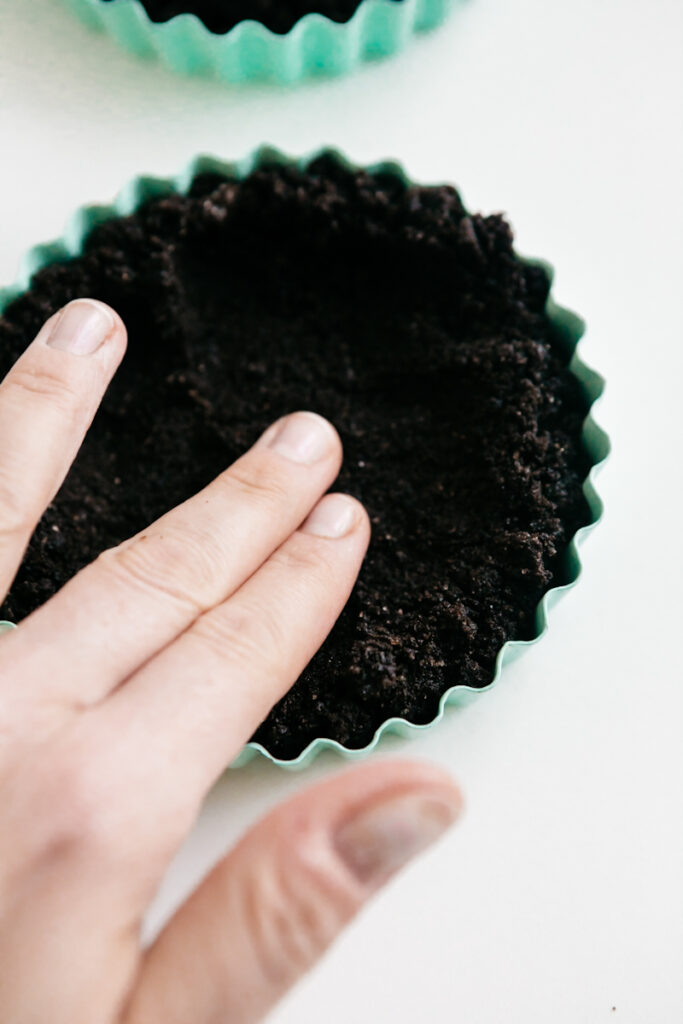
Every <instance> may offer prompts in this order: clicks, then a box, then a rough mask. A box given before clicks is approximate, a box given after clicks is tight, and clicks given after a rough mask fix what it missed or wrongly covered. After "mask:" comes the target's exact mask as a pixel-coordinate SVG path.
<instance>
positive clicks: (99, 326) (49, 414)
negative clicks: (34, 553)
mask: <svg viewBox="0 0 683 1024" xmlns="http://www.w3.org/2000/svg"><path fill="white" fill-rule="evenodd" d="M125 348H126V329H125V327H124V326H123V323H122V322H121V320H120V318H119V317H118V316H117V314H116V313H115V312H114V311H113V310H112V309H110V308H109V306H105V305H104V303H102V302H96V301H95V300H94V299H77V300H76V301H75V302H70V303H69V305H68V306H65V307H64V309H62V310H60V311H59V312H58V313H55V315H54V316H52V317H50V319H49V320H48V321H47V323H46V324H45V325H44V327H43V328H42V329H41V331H40V332H39V334H38V336H37V337H36V339H35V341H34V342H33V343H32V344H31V345H29V347H28V348H27V350H26V351H25V352H24V354H23V355H22V356H21V358H20V359H19V360H18V361H17V362H16V363H15V365H14V366H13V367H12V369H11V370H10V372H9V373H8V375H7V377H6V378H5V379H4V381H3V382H2V384H0V438H1V439H2V444H1V446H0V601H1V600H2V598H3V597H4V596H5V594H6V593H7V590H8V588H9V586H10V584H11V582H12V580H13V579H14V575H15V573H16V571H17V568H18V567H19V563H20V562H21V559H22V557H23V554H24V550H25V548H26V545H27V544H28V541H29V540H30V537H31V534H32V533H33V531H34V529H35V527H36V525H37V523H38V520H39V519H40V517H41V516H42V514H43V512H44V511H45V509H46V508H47V506H48V505H49V504H50V502H51V501H52V499H53V498H54V496H55V494H56V493H57V490H58V489H59V487H60V486H61V484H62V482H63V480H64V477H65V476H66V474H67V472H68V470H69V467H70V466H71V463H72V462H73V460H74V457H75V455H76V453H77V451H78V449H79V448H80V446H81V443H82V441H83V438H84V436H85V434H86V431H87V429H88V427H89V426H90V423H91V421H92V419H93V416H94V415H95V412H96V411H97V408H98V406H99V404H100V402H101V400H102V396H103V395H104V392H105V390H106V388H107V385H108V384H109V382H110V380H111V378H112V377H113V375H114V373H115V371H116V369H117V367H118V365H119V363H120V362H121V359H122V358H123V353H124V351H125Z"/></svg>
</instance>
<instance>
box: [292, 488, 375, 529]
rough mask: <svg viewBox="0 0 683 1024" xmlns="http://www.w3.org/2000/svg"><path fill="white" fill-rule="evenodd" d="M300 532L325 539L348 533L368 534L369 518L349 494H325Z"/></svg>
mask: <svg viewBox="0 0 683 1024" xmlns="http://www.w3.org/2000/svg"><path fill="white" fill-rule="evenodd" d="M301 532H302V533H307V534H310V535H311V536H314V537H323V538H325V539H327V540H339V539H340V538H342V537H348V536H349V534H352V533H359V534H369V520H368V516H367V513H366V511H365V509H364V508H363V506H362V505H361V503H360V502H359V501H357V500H356V499H355V498H352V497H351V495H349V494H326V495H324V497H322V498H321V499H320V501H319V502H318V504H317V505H316V506H315V507H314V508H313V510H312V512H311V513H310V514H309V515H308V517H307V518H306V520H305V521H304V523H303V524H302V526H301Z"/></svg>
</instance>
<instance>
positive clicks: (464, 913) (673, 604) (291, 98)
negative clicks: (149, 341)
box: [0, 0, 683, 1024]
mask: <svg viewBox="0 0 683 1024" xmlns="http://www.w3.org/2000/svg"><path fill="white" fill-rule="evenodd" d="M682 46H683V4H681V2H680V0H648V2H647V3H646V2H643V0H564V2H562V0H554V2H552V0H550V2H549V0H498V2H496V0H469V2H468V3H467V5H466V6H465V7H464V8H463V9H462V10H461V11H460V12H458V13H457V14H456V15H455V16H454V17H453V18H452V20H451V21H450V22H449V24H448V25H447V26H445V27H444V28H443V29H442V30H440V31H438V32H436V33H434V34H432V35H431V36H429V37H425V38H423V39H421V40H419V41H417V42H415V43H414V44H413V45H412V47H411V48H410V50H408V51H406V53H405V54H404V55H402V56H400V57H398V58H396V59H393V60H390V61H387V62H384V63H383V64H378V65H374V66H371V67H367V68H365V69H364V70H362V71H361V72H359V73H357V74H355V75H353V76H351V77H349V78H347V79H343V80H337V81H329V82H323V83H316V84H312V85H309V86H306V87H303V88H296V89H291V90H285V91H283V90H276V89H272V88H265V87H256V88H254V87H248V88H230V87H225V86H222V85H220V84H217V83H211V82H202V81H197V80H190V81H187V80H184V79H182V78H177V77H174V76H173V75H172V74H171V73H169V72H166V71H164V70H162V69H161V68H159V67H157V66H156V65H154V64H145V63H139V62H137V61H136V60H135V59H134V58H131V57H128V56H127V55H126V54H124V53H121V52H120V51H119V50H118V49H117V47H116V45H115V44H114V43H113V42H110V41H108V40H106V39H105V38H104V37H100V36H97V35H92V34H90V33H89V32H88V31H86V30H85V29H83V28H82V27H81V26H80V25H78V24H76V23H74V22H73V21H72V19H71V18H70V16H69V15H68V13H66V11H63V10H62V8H61V5H60V3H59V2H58V0H30V2H29V0H0V153H1V157H0V240H1V244H0V281H2V282H7V283H8V282H10V281H12V280H13V278H14V276H15V273H16V268H17V264H18V260H19V257H20V255H21V253H22V252H23V251H24V250H25V249H26V248H28V247H29V245H31V244H33V243H35V242H37V241H43V240H45V239H48V238H51V237H54V236H56V235H58V234H60V233H61V230H62V227H63V224H64V221H65V219H66V218H67V216H68V214H69V213H70V211H71V210H72V209H73V208H74V207H76V206H77V205H79V204H80V203H82V202H85V201H107V200H109V199H110V198H111V196H112V195H113V193H114V192H115V191H117V189H118V188H119V187H120V186H121V185H122V184H123V183H124V182H125V181H126V180H127V179H128V178H130V177H132V176H133V175H135V174H136V173H138V172H151V173H157V174H169V173H172V172H174V171H176V170H177V169H179V168H180V167H181V166H182V165H183V164H184V163H185V162H186V160H187V159H188V158H189V157H190V156H191V155H193V154H194V153H195V152H197V151H200V150H204V151H213V152H215V153H217V154H219V155H222V156H226V157H236V156H240V155H242V154H244V153H245V152H246V151H248V150H249V149H250V148H251V147H252V146H254V145H255V144H257V143H260V142H263V141H268V142H272V143H275V144H278V145H280V146H281V147H283V148H285V149H289V150H291V151H294V152H299V151H305V150H308V149H312V148H314V147H317V146H318V145H319V144H321V143H324V142H332V143H336V144H338V145H340V146H341V147H343V148H345V149H346V150H347V151H348V152H349V154H350V155H351V156H352V157H354V158H355V159H357V160H359V161H365V160H368V161H369V160H374V159H377V158H380V157H383V156H397V157H400V158H402V159H403V160H404V161H405V163H406V164H407V167H408V169H409V171H410V172H411V173H412V174H413V175H414V176H415V177H418V178H422V179H424V180H449V181H453V182H455V183H457V184H459V185H460V186H461V187H462V190H463V192H464V195H465V198H466V200H467V202H468V203H469V204H470V205H471V206H472V207H473V208H475V209H483V210H485V211H491V210H498V209H502V210H504V211H507V212H508V213H509V215H510V217H511V218H512V221H513V223H514V225H515V227H516V231H517V236H518V243H519V247H520V249H521V250H522V251H523V252H525V253H528V254H534V255H540V256H544V257H546V258H547V259H549V260H550V261H552V262H553V263H554V264H555V266H556V268H557V285H556V294H557V297H558V299H559V300H560V301H562V302H564V303H566V304H567V305H569V306H570V307H572V308H575V309H576V310H578V311H580V312H581V313H582V314H583V315H584V316H585V317H586V319H587V320H588V323H589V333H588V335H587V338H586V341H585V343H584V348H583V352H584V357H585V358H586V360H587V361H588V362H589V363H591V364H592V365H594V366H595V367H597V368H599V369H600V370H601V371H602V372H603V373H604V375H605V376H606V377H607V378H608V391H607V395H606V397H605V400H604V402H603V404H602V406H601V408H600V411H599V414H598V418H599V420H600V421H601V423H602V424H603V425H604V426H605V427H606V428H607V429H608V431H609V433H610V434H611V435H612V438H613V444H614V452H613V456H612V458H611V460H610V462H609V464H608V466H607V468H606V469H605V470H604V472H603V474H602V476H601V477H600V479H599V489H600V490H601V492H602V494H603V496H604V498H605V500H606V503H607V512H606V515H605V519H604V522H603V524H602V525H601V526H600V527H599V528H598V529H597V530H596V532H595V533H594V534H593V535H592V537H591V538H590V539H589V541H588V543H587V544H586V546H585V547H584V549H583V557H584V560H585V572H584V575H583V578H582V580H581V582H580V584H579V586H578V587H577V588H576V589H575V590H573V591H572V592H571V593H570V594H569V595H568V596H567V597H565V599H564V600H563V601H562V602H561V604H560V605H559V606H558V608H557V609H556V610H555V612H554V613H553V615H552V621H551V631H550V635H549V636H548V637H547V638H546V639H545V640H544V641H543V642H542V643H541V644H540V645H539V646H537V647H535V648H533V649H532V650H530V651H528V652H527V653H526V655H525V656H524V657H523V658H522V659H521V660H520V661H518V662H517V663H516V664H515V665H514V666H512V667H511V668H510V669H509V670H508V672H507V674H506V679H505V681H504V683H503V685H501V687H500V688H499V689H498V690H496V691H494V692H493V693H491V694H489V695H487V696H486V697H483V698H482V699H481V700H480V701H479V702H478V703H477V704H475V705H474V706H472V707H471V708H469V709H468V710H466V711H454V712H452V713H450V714H449V715H448V716H447V719H446V721H444V722H443V723H442V724H441V725H440V726H439V727H438V728H437V729H435V730H433V731H432V732H430V733H428V734H427V735H424V736H421V737H420V738H419V739H416V740H413V741H412V742H410V743H408V742H406V741H403V742H395V743H393V744H391V743H390V744H389V745H388V746H385V747H384V748H383V749H384V751H387V750H389V751H390V750H392V749H400V750H401V751H402V752H409V753H411V754H414V755H417V756H420V757H425V758H430V759H432V760H435V761H438V762H440V763H442V764H444V765H447V766H448V767H449V768H450V769H452V771H453V772H454V773H455V774H456V775H457V777H458V778H459V779H460V781H461V784H462V787H463V789H464V791H465V793H466V796H467V802H468V811H467V815H466V817H465V819H464V820H463V822H462V824H461V825H460V827H459V828H458V829H457V830H455V831H454V832H453V834H452V835H451V836H450V837H449V838H448V839H447V840H446V841H445V842H443V843H442V845H441V846H440V847H438V848H437V849H436V850H435V851H434V852H433V853H432V854H430V855H429V856H428V857H427V858H425V859H424V860H423V861H421V862H420V863H419V864H417V865H416V866H415V867H414V868H412V869H411V870H410V871H409V872H408V874H406V875H405V876H404V877H403V878H402V879H401V880H400V881H399V882H397V883H396V884H395V885H394V886H392V887H391V889H390V890H389V891H387V892H386V893H385V894H383V895H382V897H381V898H380V899H378V900H377V902H376V903H375V905H374V906H373V907H372V908H371V909H369V910H368V911H367V912H366V913H365V914H364V915H363V917H362V918H361V919H360V920H359V921H358V923H357V924H356V925H355V926H354V927H353V928H352V929H351V930H350V931H349V933H348V934H347V935H346V936H345V937H344V939H343V940H342V941H341V942H340V943H339V945H338V946H337V947H336V948H335V950H334V951H333V952H332V953H331V954H330V955H329V956H328V958H327V959H326V961H325V962H324V964H323V965H322V966H321V967H320V968H319V969H318V970H317V971H315V972H314V973H313V974H312V975H311V976H310V978H309V979H307V980H306V981H305V982H304V983H303V984H302V985H301V986H300V987H299V988H298V989H297V991H296V992H295V993H294V994H293V995H292V996H291V997H290V999H289V1000H288V1002H287V1003H286V1004H285V1005H284V1006H283V1007H282V1009H281V1010H279V1011H278V1012H277V1013H276V1014H275V1016H274V1020H275V1021H276V1022H277V1024H295V1022H296V1024H301V1022H304V1024H309V1022H310V1024H313V1022H317V1021H319V1020H320V1019H323V1020H325V1021H326V1022H327V1024H348V1022H349V1021H354V1022H356V1021H358V1022H364V1021H373V1022H374V1021H381V1022H385V1021H386V1022H392V1024H409V1022H410V1024H413V1022H417V1021H432V1022H436V1024H446V1022H448V1024H450V1022H454V1024H459V1022H462V1024H546V1022H551V1021H552V1022H554V1024H593V1022H602V1021H605V1022H608V1021H618V1022H621V1024H627V1022H628V1024H678V1022H679V1021H681V1020H682V1019H683V980H682V977H681V964H682V963H683V829H682V824H681V798H682V797H683V755H682V750H683V744H682V742H681V732H682V726H683V678H682V676H683V673H682V672H681V667H682V666H681V655H680V652H679V644H678V642H677V635H678V634H679V632H680V621H681V613H682V612H683V607H682V605H681V593H680V592H681V537H680V520H681V490H682V488H681V454H680V448H681V440H682V431H681V412H680V400H681V371H682V370H683V361H682V356H681V351H682V348H683V344H682V342H683V338H682V332H681V305H680V291H681V277H682V273H683V259H682V252H681V237H682V229H683V211H682V204H681V190H682V188H683V145H682V139H681V123H682V115H683V75H682V74H681V65H680V61H681V52H682ZM336 768H338V762H336V761H335V760H332V759H330V760H325V761H321V762H318V763H317V764H316V765H315V767H314V768H313V769H311V770H309V771H307V772H305V773H304V775H291V774H287V773H284V772H281V771H278V770H275V769H272V768H268V767H266V766H264V765H263V764H256V765H254V766H253V767H251V768H249V769H247V770H244V771H242V772H240V773H235V774H232V775H230V776H229V777H228V778H227V779H226V780H225V781H224V782H222V783H221V784H220V785H219V786H218V787H217V789H216V790H215V792H214V793H213V794H212V796H211V798H210V800H209V802H208V805H207V807H206V809H205V813H204V814H203V816H202V818H201V820H200V821H199V823H198V825H197V828H196V831H195V833H194V834H193V835H192V837H191V838H190V840H189V842H188V843H187V846H186V847H185V848H184V849H183V850H182V851H181V854H180V856H179V857H178V859H177V862H176V863H175V864H174V866H173V868H172V871H171V873H170V876H169V878H168V879H167V882H166V884H165V886H164V889H163V891H162V894H161V898H160V900H159V904H158V907H157V908H156V911H155V914H154V920H155V921H156V922H158V921H159V919H160V916H161V915H163V914H165V913H168V910H169V908H170V907H171V906H172V905H173V904H174V903H175V902H176V901H177V900H178V899H179V898H180V897H181V895H182V894H183V893H184V892H185V891H187V889H188V888H190V887H191V886H192V885H193V884H194V883H195V881H196V879H197V877H198V876H199V874H200V873H201V872H202V871H203V870H204V869H205V868H206V867H207V865H208V864H209V863H211V862H212V861H213V860H214V859H215V858H216V857H217V856H218V855H219V854H220V853H221V852H222V851H223V850H224V849H225V848H227V847H228V846H229V844H230V843H232V841H233V840H234V838H235V837H236V836H237V834H238V833H239V832H240V831H241V830H242V829H243V828H244V827H245V825H246V824H247V823H248V822H249V821H251V820H253V819H254V818H255V817H256V816H257V815H259V814H260V813H261V812H262V811H263V810H264V809H265V808H266V807H268V806H269V805H270V804H272V803H273V802H274V801H276V800H278V799H280V798H282V797H284V796H286V795H287V794H288V793H292V792H294V791H295V790H297V789H298V788H299V787H301V786H303V785H304V784H305V783H306V782H307V781H309V780H311V779H313V778H317V777H320V776H322V775H324V774H327V773H329V772H330V771H332V770H335V769H336ZM188 1024H191V1022H188ZM192 1024H194V1022H192Z"/></svg>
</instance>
